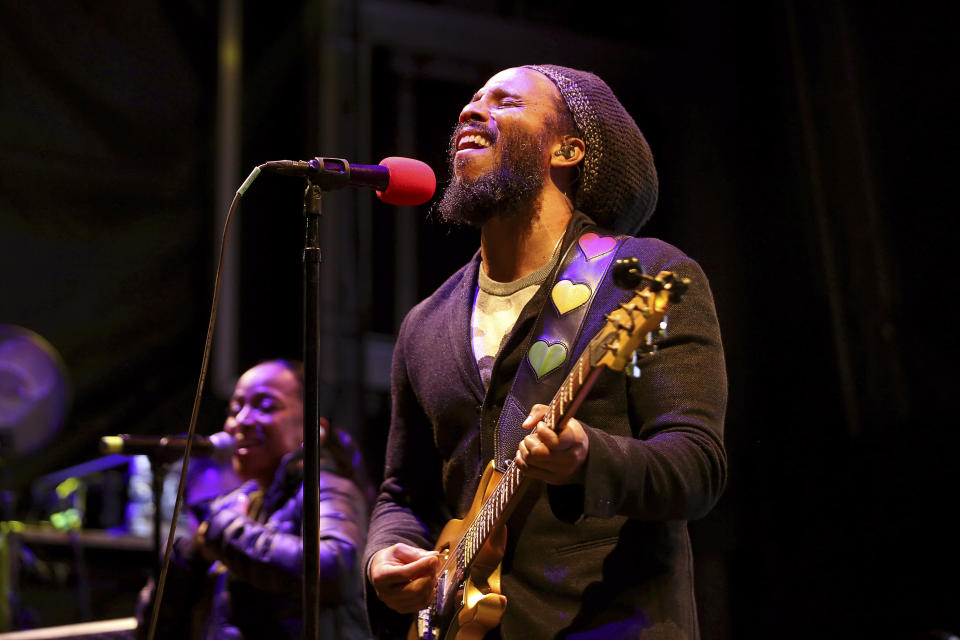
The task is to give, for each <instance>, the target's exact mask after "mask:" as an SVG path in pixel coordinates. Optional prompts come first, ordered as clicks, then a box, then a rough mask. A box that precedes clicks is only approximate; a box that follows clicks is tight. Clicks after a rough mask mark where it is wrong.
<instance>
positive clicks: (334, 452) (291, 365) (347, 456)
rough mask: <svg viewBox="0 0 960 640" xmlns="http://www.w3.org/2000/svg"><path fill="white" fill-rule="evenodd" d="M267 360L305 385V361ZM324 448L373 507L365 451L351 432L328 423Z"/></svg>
mask: <svg viewBox="0 0 960 640" xmlns="http://www.w3.org/2000/svg"><path fill="white" fill-rule="evenodd" d="M266 362H275V363H277V364H280V365H282V366H283V367H285V368H286V369H287V370H289V371H290V373H292V374H293V375H294V377H296V379H297V381H298V382H299V383H300V388H301V389H302V388H303V387H304V373H303V363H302V362H300V361H299V360H285V359H280V360H268V361H266ZM323 448H324V449H326V451H327V453H329V454H330V457H331V458H332V459H333V463H334V465H336V467H337V473H338V474H339V475H341V476H343V477H345V478H349V479H350V480H352V481H353V482H354V484H356V485H357V487H359V488H360V491H361V492H362V493H363V496H364V497H365V498H366V499H367V506H368V507H372V506H373V501H374V498H375V497H376V491H375V489H374V486H373V483H372V482H371V481H370V475H369V474H368V473H367V465H366V463H365V462H364V459H363V453H362V452H361V451H360V448H359V447H358V446H357V445H356V443H355V442H354V440H353V438H352V437H351V436H350V434H349V433H347V432H346V431H343V430H341V429H337V428H336V427H334V426H333V424H332V423H330V424H328V425H327V437H326V438H325V439H324V442H323Z"/></svg>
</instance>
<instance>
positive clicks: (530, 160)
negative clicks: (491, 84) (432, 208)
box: [436, 123, 548, 227]
mask: <svg viewBox="0 0 960 640" xmlns="http://www.w3.org/2000/svg"><path fill="white" fill-rule="evenodd" d="M466 126H469V127H470V128H471V129H484V127H483V126H482V125H478V124H477V123H467V124H463V125H459V126H457V128H456V129H454V132H453V136H452V137H451V140H450V174H451V176H453V178H452V179H451V181H450V183H449V184H448V185H447V188H446V189H445V190H444V192H443V197H442V198H441V199H440V201H439V202H438V203H437V205H436V210H437V212H438V213H439V214H440V217H441V218H442V219H443V220H444V221H446V222H449V223H452V224H458V225H470V226H474V227H480V226H483V224H484V223H485V222H486V221H487V220H489V219H491V218H493V217H495V216H496V217H501V218H506V217H512V216H517V215H521V214H526V215H531V214H532V212H533V210H534V204H535V203H536V201H537V198H539V196H540V192H541V190H542V188H543V181H544V179H545V177H546V175H547V166H548V165H547V163H546V162H545V161H544V160H543V149H544V146H545V144H544V143H545V138H546V135H545V134H544V133H540V134H539V135H537V134H531V133H526V132H516V133H513V134H510V135H509V137H508V136H506V135H503V134H501V135H499V136H497V139H495V140H493V145H496V143H497V140H500V139H502V140H503V143H502V153H501V155H500V160H499V161H498V162H497V164H496V165H495V166H494V167H493V169H491V170H490V171H488V172H486V173H484V174H483V175H481V176H479V177H477V178H471V179H466V178H463V179H458V178H457V177H456V173H455V172H454V165H455V164H456V154H457V142H456V140H457V133H458V132H459V131H460V129H461V128H463V127H466Z"/></svg>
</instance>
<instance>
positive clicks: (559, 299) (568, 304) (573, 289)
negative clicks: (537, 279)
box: [550, 280, 590, 315]
mask: <svg viewBox="0 0 960 640" xmlns="http://www.w3.org/2000/svg"><path fill="white" fill-rule="evenodd" d="M550 295H551V296H552V297H553V304H555V305H556V306H557V311H559V312H560V315H563V314H565V313H567V312H568V311H573V310H574V309H576V308H577V307H579V306H580V305H582V304H583V303H584V302H586V301H587V300H589V299H590V287H588V286H587V285H585V284H573V282H571V281H570V280H561V281H560V282H558V283H557V284H555V285H554V286H553V291H552V292H551V293H550Z"/></svg>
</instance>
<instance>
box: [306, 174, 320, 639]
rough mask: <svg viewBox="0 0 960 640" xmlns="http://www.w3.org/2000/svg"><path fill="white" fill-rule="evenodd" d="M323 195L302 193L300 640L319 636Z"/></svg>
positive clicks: (316, 188)
mask: <svg viewBox="0 0 960 640" xmlns="http://www.w3.org/2000/svg"><path fill="white" fill-rule="evenodd" d="M322 197H323V190H322V189H321V187H320V185H317V184H315V183H314V182H313V180H312V179H311V178H307V188H306V190H305V191H304V194H303V215H304V218H305V220H304V222H305V227H306V232H305V235H304V246H303V378H304V385H303V637H304V639H305V640H317V638H318V635H319V632H320V602H319V595H320V584H319V581H320V486H319V475H320V453H319V449H320V358H319V349H320V261H321V256H320V215H321V213H322V206H321V199H322Z"/></svg>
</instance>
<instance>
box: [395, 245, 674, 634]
mask: <svg viewBox="0 0 960 640" xmlns="http://www.w3.org/2000/svg"><path fill="white" fill-rule="evenodd" d="M613 278H614V282H615V283H616V284H617V285H618V286H620V287H621V288H624V289H633V290H634V296H633V297H632V298H631V299H630V300H629V301H628V302H625V303H622V304H620V306H619V307H618V308H617V309H615V310H613V311H612V312H611V313H609V314H607V315H606V316H605V318H606V320H607V322H606V324H605V325H604V327H603V329H601V330H600V332H599V333H597V335H596V336H595V337H594V338H593V339H592V340H591V341H590V343H589V344H588V345H587V347H586V349H584V351H583V353H582V354H581V356H580V358H579V359H578V360H577V362H576V363H574V365H573V367H572V368H571V370H570V373H569V375H567V377H566V379H565V380H564V382H563V384H561V385H560V389H559V391H557V393H556V395H554V397H553V400H552V401H551V402H550V405H549V410H548V411H547V413H546V415H545V416H544V418H543V421H544V422H545V423H546V424H547V426H548V427H550V428H551V429H553V430H554V431H555V432H558V433H559V432H560V430H561V429H562V428H563V426H564V424H565V423H566V421H567V420H569V419H570V418H572V417H573V415H574V413H576V411H577V409H578V408H579V407H580V404H581V403H582V402H583V400H584V398H585V397H586V396H587V393H588V392H589V391H590V388H591V387H592V386H593V383H594V382H595V381H596V379H597V377H598V376H599V375H600V372H601V371H603V369H604V368H607V369H613V370H616V371H623V370H624V369H625V368H627V372H628V373H629V374H630V375H633V376H634V377H637V376H639V375H640V369H639V367H638V366H637V359H638V358H639V357H640V356H641V355H645V354H650V353H653V352H655V351H656V345H655V344H654V340H653V334H654V332H657V331H659V332H661V333H662V332H663V330H665V328H666V320H665V318H666V313H667V308H668V306H669V304H670V303H671V302H676V301H678V300H680V299H681V298H682V295H683V293H684V292H685V291H686V288H687V285H688V284H689V283H690V281H689V280H688V279H685V278H678V277H677V276H675V275H674V274H673V273H671V272H669V271H661V272H660V273H659V274H658V275H657V276H656V277H655V278H654V277H650V276H647V275H645V274H642V273H641V272H640V268H639V265H638V262H637V260H636V258H631V259H627V260H618V261H617V263H616V265H615V266H614V268H613ZM638 287H639V288H638ZM529 484H530V480H529V479H528V478H526V477H525V476H524V474H523V473H522V472H521V471H520V469H518V468H517V467H516V466H515V465H514V463H513V462H512V461H511V462H510V463H509V464H508V465H507V467H506V469H505V471H504V472H503V473H501V472H499V471H497V470H496V469H495V468H494V466H493V462H492V461H491V462H489V463H488V464H487V467H486V469H485V470H484V472H483V476H482V477H481V479H480V486H479V488H478V489H477V492H476V494H475V496H474V499H473V503H472V504H471V506H470V509H469V510H468V512H467V514H466V515H465V516H464V517H463V519H453V520H450V521H449V522H447V524H446V525H445V526H444V528H443V530H442V531H441V532H440V536H439V538H438V540H437V544H436V547H435V548H436V550H437V551H439V553H440V560H441V564H440V568H439V569H438V571H437V575H436V579H435V583H434V588H433V592H432V596H431V601H430V604H429V605H428V606H427V607H426V608H425V609H422V610H421V611H420V612H419V615H418V616H417V620H416V621H415V622H414V624H413V625H412V626H411V628H410V631H409V633H408V635H407V637H408V639H409V640H440V638H443V639H444V640H480V639H481V638H482V637H483V635H484V634H485V633H486V632H487V631H489V630H490V629H492V628H493V627H495V626H497V625H498V624H500V618H501V617H502V615H503V612H504V610H505V609H506V606H507V599H506V596H504V595H503V594H501V593H500V560H501V558H502V557H503V553H504V548H505V546H506V539H507V535H506V533H507V530H506V526H505V524H504V523H505V522H506V521H507V519H508V518H509V516H510V514H511V513H512V511H513V509H514V508H515V507H516V505H517V503H518V502H519V501H520V500H519V498H520V496H522V495H523V493H524V491H525V490H526V489H527V487H528V486H529Z"/></svg>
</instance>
